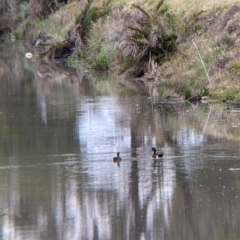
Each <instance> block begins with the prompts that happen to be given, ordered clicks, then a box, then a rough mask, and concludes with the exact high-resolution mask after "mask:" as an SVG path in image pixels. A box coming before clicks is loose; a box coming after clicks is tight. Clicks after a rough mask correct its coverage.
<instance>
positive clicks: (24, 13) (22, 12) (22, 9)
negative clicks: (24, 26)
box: [19, 2, 30, 21]
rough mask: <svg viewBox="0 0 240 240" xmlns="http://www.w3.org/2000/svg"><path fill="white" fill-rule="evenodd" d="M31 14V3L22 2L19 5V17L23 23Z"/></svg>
mask: <svg viewBox="0 0 240 240" xmlns="http://www.w3.org/2000/svg"><path fill="white" fill-rule="evenodd" d="M29 13H30V9H29V3H28V2H21V3H20V5H19V17H20V20H21V21H24V20H25V19H26V18H27V17H28V16H29Z"/></svg>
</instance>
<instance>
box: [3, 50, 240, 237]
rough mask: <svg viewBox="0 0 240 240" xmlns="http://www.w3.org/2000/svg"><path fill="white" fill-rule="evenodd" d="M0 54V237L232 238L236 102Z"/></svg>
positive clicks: (237, 188)
mask: <svg viewBox="0 0 240 240" xmlns="http://www.w3.org/2000/svg"><path fill="white" fill-rule="evenodd" d="M1 55H2V57H1V59H0V81H1V88H0V193H1V194H0V239H24V240H25V239H34V240H35V239H44V240H45V239H46V240H48V239H49V240H54V239H60V240H70V239H71V240H75V239H81V240H82V239H83V240H85V239H86V240H90V239H94V240H107V239H109V240H110V239H114V240H118V239H119V240H120V239H121V240H128V239H130V240H144V239H153V240H154V239H162V240H197V239H198V240H208V239H209V240H228V239H229V240H230V239H231V240H234V239H236V240H238V239H239V238H240V228H239V225H240V171H239V169H240V156H239V152H240V148H239V144H240V113H239V112H238V110H237V109H233V108H232V107H231V106H230V107H228V106H227V105H226V104H216V103H210V102H202V103H201V104H191V103H189V102H180V103H172V102H161V101H160V100H159V99H157V98H155V99H153V98H150V97H149V96H148V94H147V91H144V90H143V89H142V88H141V87H139V86H138V87H137V86H136V85H133V84H132V85H131V86H130V85H129V86H128V87H126V86H125V85H124V84H123V83H121V82H119V81H116V79H107V78H106V77H104V76H96V75H91V74H90V73H87V72H84V71H82V70H80V69H77V70H69V69H65V68H58V67H57V66H56V65H51V64H49V65H46V64H43V63H40V62H39V61H38V60H37V59H34V58H33V59H26V58H24V55H23V54H19V53H17V52H16V51H13V49H11V48H9V46H4V48H3V47H2V46H1ZM152 147H156V148H157V149H158V151H160V150H162V151H163V152H164V157H163V159H162V160H161V161H158V162H156V163H154V162H153V161H152V159H151V154H152V152H151V149H152ZM117 152H120V156H121V158H122V161H121V162H120V164H117V163H114V162H113V157H115V156H116V153H117Z"/></svg>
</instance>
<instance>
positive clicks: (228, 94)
mask: <svg viewBox="0 0 240 240" xmlns="http://www.w3.org/2000/svg"><path fill="white" fill-rule="evenodd" d="M239 94H240V89H231V90H226V91H225V93H224V100H234V99H235V97H236V96H239Z"/></svg>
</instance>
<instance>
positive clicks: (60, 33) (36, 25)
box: [33, 18, 66, 40]
mask: <svg viewBox="0 0 240 240" xmlns="http://www.w3.org/2000/svg"><path fill="white" fill-rule="evenodd" d="M39 29H40V30H41V31H42V32H45V33H46V35H47V36H48V37H52V38H55V39H59V40H63V39H65V37H66V32H65V30H64V28H63V27H62V26H61V25H60V24H57V23H56V22H55V21H53V20H52V19H43V20H41V19H39V18H36V19H35V20H34V21H33V32H34V33H35V34H38V33H39Z"/></svg>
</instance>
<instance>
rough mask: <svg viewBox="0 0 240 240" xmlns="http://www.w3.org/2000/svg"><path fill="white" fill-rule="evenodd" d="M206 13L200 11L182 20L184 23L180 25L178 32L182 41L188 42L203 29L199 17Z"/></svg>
mask: <svg viewBox="0 0 240 240" xmlns="http://www.w3.org/2000/svg"><path fill="white" fill-rule="evenodd" d="M204 12H205V11H199V12H194V13H191V14H190V15H186V16H184V17H183V18H182V21H181V22H179V23H178V31H179V34H180V36H181V40H182V41H185V40H188V39H189V38H191V37H192V36H193V35H194V34H196V33H197V32H198V31H200V30H201V29H202V26H201V24H200V23H199V22H198V19H199V16H200V15H201V14H202V13H204Z"/></svg>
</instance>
